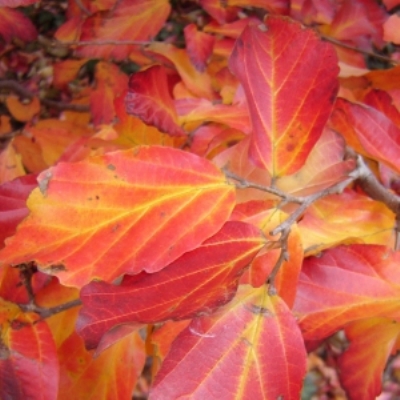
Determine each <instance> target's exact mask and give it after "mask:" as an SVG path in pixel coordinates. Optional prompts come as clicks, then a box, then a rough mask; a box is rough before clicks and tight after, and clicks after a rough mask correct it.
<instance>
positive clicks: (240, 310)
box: [150, 286, 306, 400]
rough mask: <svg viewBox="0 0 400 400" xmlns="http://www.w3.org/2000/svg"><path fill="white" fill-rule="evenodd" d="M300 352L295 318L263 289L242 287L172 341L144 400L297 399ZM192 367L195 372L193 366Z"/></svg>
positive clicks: (302, 371) (301, 365) (301, 364)
mask: <svg viewBox="0 0 400 400" xmlns="http://www.w3.org/2000/svg"><path fill="white" fill-rule="evenodd" d="M305 361H306V352H305V348H304V343H303V339H302V337H301V333H300V330H299V328H298V326H297V323H296V320H295V319H294V317H293V316H292V314H291V312H290V311H289V310H288V308H287V307H286V305H285V303H284V302H283V301H282V300H281V299H280V298H279V297H277V296H272V297H270V296H268V295H267V293H266V288H265V287H261V288H259V289H252V288H250V287H247V286H244V287H242V288H241V290H240V291H239V292H238V295H237V296H236V298H235V299H234V300H233V301H232V302H231V303H229V304H228V305H226V306H225V307H224V309H223V310H220V312H217V313H216V314H214V315H211V316H209V317H201V318H196V319H194V320H193V321H192V322H191V324H190V325H189V326H188V327H187V328H186V329H185V330H183V331H182V333H181V334H180V335H179V336H178V337H177V338H176V340H175V341H174V342H173V344H172V347H171V350H170V351H169V353H168V355H167V357H166V358H165V360H164V362H163V364H162V366H161V369H160V371H159V372H158V374H157V376H156V379H155V382H154V385H153V388H152V390H151V392H150V399H161V398H162V399H165V400H168V399H171V400H175V399H177V398H180V399H194V400H197V399H199V400H203V399H221V400H225V399H226V400H228V399H229V400H232V399H237V400H239V399H244V398H248V399H260V400H261V399H271V400H272V399H273V400H276V399H278V398H280V397H282V398H284V399H293V400H294V399H298V398H299V396H300V390H301V387H302V381H303V377H304V374H305V370H306V365H305ZM193 365H195V366H196V368H193Z"/></svg>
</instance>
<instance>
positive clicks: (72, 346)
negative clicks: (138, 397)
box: [54, 332, 146, 400]
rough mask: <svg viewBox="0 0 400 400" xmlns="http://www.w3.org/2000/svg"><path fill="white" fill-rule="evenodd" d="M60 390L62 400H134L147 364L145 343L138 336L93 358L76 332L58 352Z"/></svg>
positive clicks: (60, 399) (115, 345)
mask: <svg viewBox="0 0 400 400" xmlns="http://www.w3.org/2000/svg"><path fill="white" fill-rule="evenodd" d="M58 357H59V360H60V390H59V393H58V397H54V398H57V399H58V400H70V399H71V394H72V395H73V398H74V399H99V400H106V399H107V400H120V399H130V398H132V392H133V390H134V388H135V385H136V381H137V378H138V376H139V375H140V372H141V371H142V368H143V366H144V362H145V358H146V355H145V352H144V343H143V339H141V338H140V335H139V333H138V332H134V333H132V334H130V335H129V336H127V337H125V338H123V339H121V340H120V341H119V342H118V343H115V344H114V345H113V346H112V347H110V348H109V349H107V350H105V351H103V352H102V353H101V354H100V355H99V356H98V357H96V358H93V352H91V351H87V350H86V349H85V346H84V344H83V340H82V339H81V338H80V337H79V336H78V335H77V334H76V333H75V332H74V333H73V334H72V335H71V336H70V337H69V338H68V339H67V340H65V342H64V343H63V344H62V345H61V347H60V348H59V350H58Z"/></svg>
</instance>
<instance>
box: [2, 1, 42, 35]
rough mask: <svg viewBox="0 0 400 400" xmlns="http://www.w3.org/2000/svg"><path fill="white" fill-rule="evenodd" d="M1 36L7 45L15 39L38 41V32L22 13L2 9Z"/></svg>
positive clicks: (10, 9) (5, 8)
mask: <svg viewBox="0 0 400 400" xmlns="http://www.w3.org/2000/svg"><path fill="white" fill-rule="evenodd" d="M0 35H1V36H3V39H4V41H5V42H6V43H8V42H11V40H13V39H14V38H18V39H20V40H23V41H24V42H30V41H33V40H35V39H36V37H37V31H36V28H35V26H34V25H33V24H32V22H31V20H30V19H29V18H27V17H25V15H24V14H22V13H21V12H19V11H17V10H13V9H12V8H8V7H0Z"/></svg>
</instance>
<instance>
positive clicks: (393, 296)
mask: <svg viewBox="0 0 400 400" xmlns="http://www.w3.org/2000/svg"><path fill="white" fill-rule="evenodd" d="M399 262H400V254H399V253H392V252H391V251H390V250H388V249H387V247H386V246H373V245H352V246H347V247H346V246H339V247H336V248H334V249H331V250H327V251H326V252H325V253H323V254H322V256H320V257H310V258H306V259H305V260H304V264H303V270H302V272H301V275H300V282H299V285H298V290H297V298H296V302H295V306H294V309H295V310H296V312H297V313H299V314H300V315H301V318H300V321H299V322H300V327H301V329H302V331H303V336H304V338H305V339H306V340H314V339H321V338H326V337H327V336H329V335H331V334H332V333H334V332H335V331H337V330H339V329H341V328H342V327H343V326H345V325H346V324H348V323H350V322H354V321H357V320H360V319H364V318H370V317H380V316H384V317H387V318H396V319H400V310H399V307H398V303H399V296H400V275H399V273H398V266H399Z"/></svg>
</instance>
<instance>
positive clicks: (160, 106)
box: [125, 65, 185, 136]
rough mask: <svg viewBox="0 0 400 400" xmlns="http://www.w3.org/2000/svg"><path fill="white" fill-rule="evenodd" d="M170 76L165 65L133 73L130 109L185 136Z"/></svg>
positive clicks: (173, 133) (127, 101) (128, 99)
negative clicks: (169, 86)
mask: <svg viewBox="0 0 400 400" xmlns="http://www.w3.org/2000/svg"><path fill="white" fill-rule="evenodd" d="M167 79H168V77H167V73H166V71H165V68H164V67H162V66H161V65H155V66H153V67H150V68H148V69H146V70H145V71H140V72H137V73H136V74H133V75H132V76H131V78H130V79H129V91H128V93H127V95H126V97H125V106H126V111H127V112H128V114H131V115H134V116H136V117H139V118H140V119H141V120H142V121H143V122H144V123H146V124H149V125H154V126H156V127H157V128H158V129H159V130H160V131H161V132H165V133H169V134H170V135H171V136H185V132H184V131H183V129H182V128H181V127H180V126H179V125H178V116H177V113H176V110H175V106H174V102H173V99H172V96H171V94H170V92H169V88H168V80H167Z"/></svg>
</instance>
